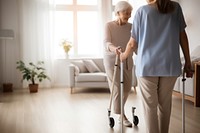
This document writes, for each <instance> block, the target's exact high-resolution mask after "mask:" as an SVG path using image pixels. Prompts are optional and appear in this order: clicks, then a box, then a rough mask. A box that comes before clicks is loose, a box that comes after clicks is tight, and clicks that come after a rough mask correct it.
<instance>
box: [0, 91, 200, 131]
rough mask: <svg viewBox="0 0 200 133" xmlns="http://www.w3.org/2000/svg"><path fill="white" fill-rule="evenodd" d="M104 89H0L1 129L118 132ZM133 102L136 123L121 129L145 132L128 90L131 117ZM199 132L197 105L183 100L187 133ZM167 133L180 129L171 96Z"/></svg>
mask: <svg viewBox="0 0 200 133" xmlns="http://www.w3.org/2000/svg"><path fill="white" fill-rule="evenodd" d="M109 96H110V94H109V92H108V90H106V89H80V88H79V89H77V90H76V92H75V94H70V90H69V89H66V88H51V89H40V90H39V92H38V93H33V94H30V93H29V92H28V90H17V91H14V92H12V93H2V92H0V133H120V124H119V123H118V117H117V116H116V115H114V114H112V115H111V116H112V117H113V118H114V119H115V123H116V124H115V126H114V128H113V129H111V128H110V127H109V121H108V117H107V107H108V104H109ZM132 106H136V115H137V116H138V118H139V124H138V126H137V127H135V126H133V127H132V128H124V130H125V131H124V133H145V124H144V121H145V119H144V116H143V109H142V105H141V101H140V93H139V91H138V93H137V94H135V93H131V94H130V97H129V99H128V102H127V104H126V114H127V116H128V118H129V120H131V121H132V114H131V107H132ZM199 132H200V108H195V107H194V106H193V104H192V103H191V102H189V101H186V133H199ZM170 133H181V99H179V98H177V97H173V109H172V117H171V123H170Z"/></svg>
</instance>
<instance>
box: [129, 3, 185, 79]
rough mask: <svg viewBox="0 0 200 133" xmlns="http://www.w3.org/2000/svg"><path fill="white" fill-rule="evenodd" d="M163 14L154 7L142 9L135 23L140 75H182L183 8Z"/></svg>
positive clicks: (137, 70)
mask: <svg viewBox="0 0 200 133" xmlns="http://www.w3.org/2000/svg"><path fill="white" fill-rule="evenodd" d="M174 5H175V10H174V11H173V12H171V13H168V14H162V13H160V12H158V10H157V9H156V8H155V7H154V6H152V5H144V6H142V7H140V8H139V9H138V10H137V12H136V14H135V16H134V20H133V26H132V33H131V34H132V37H133V38H134V39H135V40H136V42H137V44H138V50H137V57H136V75H137V76H138V77H143V76H179V75H180V74H181V61H180V45H179V40H180V37H179V34H180V32H181V31H184V29H185V27H186V23H185V20H184V16H183V13H182V9H181V7H180V5H179V4H178V3H177V2H174Z"/></svg>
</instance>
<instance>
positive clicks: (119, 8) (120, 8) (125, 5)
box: [115, 1, 133, 15]
mask: <svg viewBox="0 0 200 133" xmlns="http://www.w3.org/2000/svg"><path fill="white" fill-rule="evenodd" d="M128 9H130V10H132V9H133V7H132V6H131V5H130V4H129V3H128V2H127V1H119V2H118V3H117V4H116V5H115V15H117V13H118V12H120V11H125V10H128Z"/></svg>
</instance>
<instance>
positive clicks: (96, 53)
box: [54, 0, 146, 58]
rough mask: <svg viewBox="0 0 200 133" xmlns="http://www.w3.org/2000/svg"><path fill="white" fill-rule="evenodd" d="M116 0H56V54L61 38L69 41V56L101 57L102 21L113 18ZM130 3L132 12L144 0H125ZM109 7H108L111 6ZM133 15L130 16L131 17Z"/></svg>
mask: <svg viewBox="0 0 200 133" xmlns="http://www.w3.org/2000/svg"><path fill="white" fill-rule="evenodd" d="M118 1H119V0H105V1H103V0H55V3H56V13H55V27H54V31H55V35H54V36H55V55H56V58H63V57H65V55H64V50H63V49H62V47H61V46H60V45H59V44H60V42H61V41H62V39H67V40H68V41H71V42H72V48H71V50H70V52H69V55H70V57H72V58H73V57H91V56H92V57H102V56H103V39H102V32H103V30H102V29H103V25H104V23H105V22H106V21H110V20H112V19H114V17H115V16H114V13H113V14H112V13H109V12H110V11H111V10H114V5H115V4H116V3H117V2H118ZM127 1H128V2H130V3H131V4H132V5H133V13H132V17H133V16H134V13H135V11H136V10H137V8H138V7H139V6H140V5H142V4H144V3H146V0H127ZM110 9H111V10H110ZM109 16H111V17H112V18H111V17H109ZM132 17H131V18H130V19H129V21H130V22H132V21H133V19H132Z"/></svg>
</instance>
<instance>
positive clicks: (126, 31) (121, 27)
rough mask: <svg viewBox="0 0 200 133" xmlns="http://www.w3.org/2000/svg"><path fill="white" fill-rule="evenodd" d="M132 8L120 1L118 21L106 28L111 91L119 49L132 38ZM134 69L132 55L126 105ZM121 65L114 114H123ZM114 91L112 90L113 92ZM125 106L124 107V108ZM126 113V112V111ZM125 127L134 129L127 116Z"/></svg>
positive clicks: (126, 79)
mask: <svg viewBox="0 0 200 133" xmlns="http://www.w3.org/2000/svg"><path fill="white" fill-rule="evenodd" d="M131 12H132V6H131V5H130V4H129V3H128V2H126V1H120V2H118V3H117V4H116V5H115V15H116V20H114V21H110V22H108V23H107V24H106V26H105V38H104V46H105V51H104V66H105V70H106V73H107V77H108V83H109V86H110V89H111V85H112V77H113V74H114V66H115V58H116V55H118V54H119V53H118V50H117V49H118V48H121V49H122V50H123V49H125V48H126V45H127V43H128V41H129V38H130V36H131V27H132V24H131V23H129V22H128V19H129V18H130V17H131ZM132 67H133V59H132V54H130V55H129V57H128V58H127V59H126V61H125V62H124V71H123V73H124V74H123V78H124V97H123V101H124V104H125V103H126V101H127V98H128V95H129V92H130V90H131V87H132ZM119 69H120V68H119V65H118V68H117V73H116V79H115V83H114V90H113V107H114V108H113V109H114V113H116V114H121V108H120V107H121V106H120V70H119ZM111 91H112V90H111ZM124 104H123V107H124ZM124 112H125V111H124ZM123 119H124V120H123V125H124V126H127V127H132V123H131V122H130V121H129V120H128V119H127V117H126V115H125V114H124V115H123Z"/></svg>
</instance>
